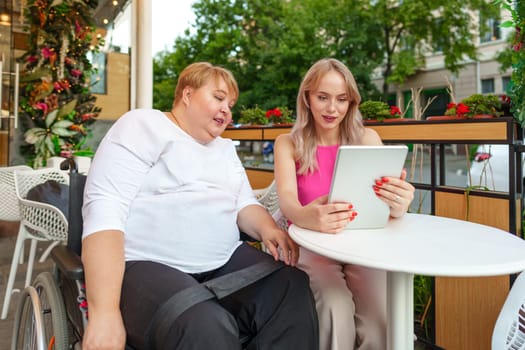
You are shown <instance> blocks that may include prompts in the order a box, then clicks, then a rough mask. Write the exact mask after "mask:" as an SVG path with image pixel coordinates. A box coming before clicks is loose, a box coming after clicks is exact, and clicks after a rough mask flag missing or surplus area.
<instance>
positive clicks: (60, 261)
mask: <svg viewBox="0 0 525 350" xmlns="http://www.w3.org/2000/svg"><path fill="white" fill-rule="evenodd" d="M51 257H52V258H53V261H54V262H55V264H56V265H57V267H58V269H59V270H60V272H62V273H63V274H64V275H65V276H66V277H67V278H69V279H72V280H82V279H84V266H82V260H80V257H79V256H78V255H77V254H76V253H74V252H73V251H72V250H70V249H68V248H67V247H66V246H63V245H58V246H56V247H55V248H53V250H52V251H51Z"/></svg>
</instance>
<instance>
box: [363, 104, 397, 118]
mask: <svg viewBox="0 0 525 350" xmlns="http://www.w3.org/2000/svg"><path fill="white" fill-rule="evenodd" d="M359 111H360V112H361V115H362V117H363V120H367V121H371V120H377V121H380V122H382V121H385V120H387V119H388V120H394V119H395V120H399V119H402V118H403V115H402V113H401V110H400V109H399V107H397V106H389V105H388V104H387V103H386V102H383V101H365V102H363V103H361V104H360V105H359Z"/></svg>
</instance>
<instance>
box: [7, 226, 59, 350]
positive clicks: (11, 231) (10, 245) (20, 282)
mask: <svg viewBox="0 0 525 350" xmlns="http://www.w3.org/2000/svg"><path fill="white" fill-rule="evenodd" d="M17 231H18V226H17V225H12V224H6V223H1V222H0V311H1V307H2V306H3V303H4V295H5V288H6V284H7V279H8V277H9V269H10V268H11V259H12V257H13V250H14V248H15V242H16V233H17ZM26 242H27V243H29V241H26ZM46 247H47V244H46V243H44V242H43V243H39V245H38V249H37V257H36V259H35V260H37V259H38V258H39V257H40V255H41V254H42V252H43V251H44V249H45V248H46ZM28 250H29V244H26V257H25V259H24V264H22V265H18V270H17V274H16V280H15V288H18V289H20V288H23V286H24V280H25V273H26V270H27V252H28ZM52 266H53V264H52V261H51V259H49V258H48V259H47V260H46V261H45V262H43V263H39V262H38V261H36V262H35V264H34V267H33V278H34V277H36V276H37V275H38V274H39V273H40V272H42V271H51V269H52ZM18 295H19V293H15V294H13V297H12V298H11V304H10V306H9V313H8V314H7V319H6V320H0V350H8V349H9V348H10V345H11V337H12V332H13V318H14V312H15V310H16V306H17V303H18Z"/></svg>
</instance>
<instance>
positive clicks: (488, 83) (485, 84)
mask: <svg viewBox="0 0 525 350" xmlns="http://www.w3.org/2000/svg"><path fill="white" fill-rule="evenodd" d="M493 92H494V78H490V79H481V93H483V94H490V93H493Z"/></svg>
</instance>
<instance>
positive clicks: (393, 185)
mask: <svg viewBox="0 0 525 350" xmlns="http://www.w3.org/2000/svg"><path fill="white" fill-rule="evenodd" d="M406 176H407V172H406V169H403V171H402V172H401V176H400V177H399V178H397V177H391V176H385V177H382V178H381V179H377V180H376V183H375V185H374V192H375V193H376V195H377V196H378V197H379V198H380V199H381V200H382V201H383V202H385V203H386V204H388V206H389V207H390V216H392V217H400V216H402V215H403V214H405V213H406V212H407V210H408V207H409V206H410V203H412V200H413V199H414V192H415V190H416V189H415V188H414V186H412V185H411V184H410V183H408V182H407V181H406V180H405V179H406Z"/></svg>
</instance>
